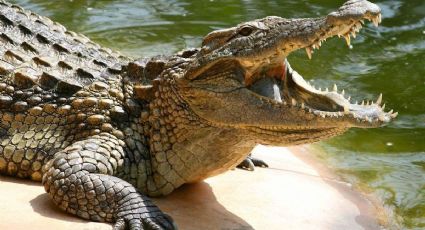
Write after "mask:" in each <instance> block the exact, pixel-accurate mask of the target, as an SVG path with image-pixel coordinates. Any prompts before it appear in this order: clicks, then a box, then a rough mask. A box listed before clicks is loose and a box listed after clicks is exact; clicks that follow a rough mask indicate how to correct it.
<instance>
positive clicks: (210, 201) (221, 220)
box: [154, 182, 254, 230]
mask: <svg viewBox="0 0 425 230" xmlns="http://www.w3.org/2000/svg"><path fill="white" fill-rule="evenodd" d="M154 200H155V201H156V202H155V203H156V204H158V206H159V207H160V208H161V209H162V210H163V211H165V212H167V213H168V214H170V215H171V216H172V217H173V218H174V219H175V221H176V222H177V225H178V226H179V228H180V229H185V230H186V229H187V230H195V229H222V230H253V229H254V228H253V227H252V226H251V225H250V224H248V223H247V222H246V221H245V220H243V219H241V218H240V217H238V216H237V215H235V214H234V213H232V212H230V211H228V210H227V209H226V208H225V207H224V206H223V205H221V204H220V203H219V202H218V201H217V199H216V197H215V195H214V193H213V190H212V188H211V186H210V185H209V184H208V183H206V182H199V183H194V184H186V185H183V186H182V187H180V188H178V189H177V190H176V191H174V192H173V193H171V194H170V195H168V196H166V197H163V198H155V199H154Z"/></svg>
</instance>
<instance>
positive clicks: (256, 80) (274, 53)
mask: <svg viewBox="0 0 425 230" xmlns="http://www.w3.org/2000/svg"><path fill="white" fill-rule="evenodd" d="M363 20H370V21H372V22H373V23H374V24H375V25H376V26H377V25H378V24H379V23H380V21H381V13H380V9H379V7H378V6H377V5H375V4H373V3H370V2H368V1H365V0H350V1H348V2H346V3H345V4H344V5H343V6H342V7H341V8H339V9H338V10H337V11H335V12H332V13H330V14H329V15H327V16H326V17H322V18H312V19H311V18H307V19H283V18H279V17H267V18H264V19H259V20H255V21H252V22H247V23H243V24H241V25H238V26H237V27H234V28H230V29H226V30H221V31H216V32H212V33H210V34H209V35H207V36H206V37H205V38H204V42H203V46H202V48H201V50H200V51H199V52H198V53H197V54H196V57H195V59H194V63H193V67H192V68H191V69H190V70H189V71H187V72H186V75H185V79H186V80H188V81H189V82H186V83H184V85H185V86H184V88H185V89H187V92H183V93H182V94H183V95H185V94H186V95H189V96H188V97H185V96H183V98H185V99H186V101H187V102H188V103H189V104H190V105H191V108H192V109H193V111H194V112H195V113H196V114H197V115H198V116H200V117H202V118H204V119H205V120H208V121H209V122H211V123H212V124H215V125H220V126H223V125H224V126H229V127H236V128H248V129H251V128H252V127H257V128H258V127H260V128H261V129H262V130H268V131H273V132H274V131H276V132H282V131H285V132H286V131H289V130H324V131H325V130H329V129H340V128H345V129H346V128H350V127H378V126H381V125H382V124H384V123H387V122H389V121H390V120H391V119H392V118H395V117H396V116H397V113H393V112H392V111H390V112H384V107H385V106H381V103H382V96H381V95H380V96H379V97H378V99H377V100H376V102H367V103H363V102H362V103H361V104H360V105H359V104H357V103H351V102H350V99H349V98H345V97H344V91H339V92H338V90H337V86H336V85H335V86H334V87H333V89H332V90H331V91H328V90H325V91H322V90H317V89H315V88H314V86H311V85H310V84H309V83H307V82H306V81H305V80H304V79H303V78H302V77H301V75H299V74H298V73H297V72H296V71H294V70H293V69H292V68H291V67H290V65H289V63H288V62H287V61H286V57H287V56H288V55H289V54H290V53H292V52H293V51H295V50H297V49H306V52H307V56H308V57H309V58H311V57H312V52H313V50H314V49H318V48H319V47H320V46H321V45H322V42H324V41H325V40H326V39H328V38H330V37H333V36H340V37H344V38H345V40H346V41H347V43H348V45H350V36H353V37H355V34H356V32H358V31H359V30H360V28H361V27H362V24H363V23H364V21H363ZM223 76H227V77H226V78H224V77H223ZM217 79H220V81H218V80H217ZM239 79H243V80H242V82H239V83H238V81H240V80H239ZM194 96H196V97H197V98H202V100H205V101H204V102H205V103H202V104H201V105H199V106H198V102H197V101H196V100H192V99H191V98H194ZM207 98H208V99H207ZM198 100H199V99H198ZM235 110H239V111H238V112H233V111H235ZM241 111H244V114H240V113H241Z"/></svg>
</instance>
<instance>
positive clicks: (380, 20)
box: [378, 14, 382, 23]
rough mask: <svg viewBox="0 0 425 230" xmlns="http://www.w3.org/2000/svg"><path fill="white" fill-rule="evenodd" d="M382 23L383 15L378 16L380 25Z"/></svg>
mask: <svg viewBox="0 0 425 230" xmlns="http://www.w3.org/2000/svg"><path fill="white" fill-rule="evenodd" d="M381 22H382V15H381V14H378V23H381Z"/></svg>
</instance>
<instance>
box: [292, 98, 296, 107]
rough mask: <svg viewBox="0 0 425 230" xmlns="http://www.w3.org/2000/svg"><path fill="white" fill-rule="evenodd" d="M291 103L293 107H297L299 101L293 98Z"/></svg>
mask: <svg viewBox="0 0 425 230" xmlns="http://www.w3.org/2000/svg"><path fill="white" fill-rule="evenodd" d="M291 103H292V105H293V106H296V105H297V101H296V100H295V99H294V98H291Z"/></svg>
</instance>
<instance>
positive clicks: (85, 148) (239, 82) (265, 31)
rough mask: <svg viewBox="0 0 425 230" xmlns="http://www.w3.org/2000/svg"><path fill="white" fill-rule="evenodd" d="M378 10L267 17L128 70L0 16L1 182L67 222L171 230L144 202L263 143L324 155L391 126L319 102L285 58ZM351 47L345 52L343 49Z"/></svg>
mask: <svg viewBox="0 0 425 230" xmlns="http://www.w3.org/2000/svg"><path fill="white" fill-rule="evenodd" d="M361 19H370V20H372V21H374V22H375V23H378V21H379V20H380V10H379V8H378V7H377V6H376V5H374V4H372V3H369V2H367V1H362V0H361V1H349V2H347V3H345V4H344V5H343V6H342V7H341V8H340V9H339V10H337V11H335V12H332V13H331V14H329V15H327V16H326V17H322V18H315V19H283V18H279V17H267V18H264V19H259V20H255V21H251V22H246V23H243V24H240V25H238V26H237V27H233V28H229V29H226V30H219V31H215V32H212V33H210V34H209V35H207V36H206V37H205V38H204V41H203V44H202V47H201V48H198V49H191V50H185V51H182V52H180V53H178V54H176V55H172V56H168V57H165V56H159V57H154V58H144V59H140V60H137V61H131V60H130V59H129V58H126V57H123V56H121V55H119V54H117V53H115V52H112V51H110V50H108V49H104V48H101V47H100V46H99V45H97V44H95V43H93V42H91V41H90V40H89V39H88V38H85V37H84V36H82V35H78V34H76V33H73V32H69V31H66V29H65V28H63V27H62V26H61V25H59V24H57V23H53V22H51V21H50V20H49V19H47V18H44V17H41V16H38V15H36V14H33V13H31V12H27V11H25V10H23V9H21V8H19V7H16V6H11V5H10V4H8V3H0V34H1V35H0V44H1V46H0V51H1V54H2V58H1V59H0V76H1V78H0V121H1V123H0V173H1V174H4V175H11V176H17V177H21V178H31V179H32V180H36V181H41V180H42V183H43V185H44V187H45V189H46V191H47V192H48V193H49V195H50V196H51V197H52V199H53V201H54V202H55V203H56V204H57V205H58V206H59V207H60V208H61V209H63V210H65V211H67V212H69V213H72V214H75V215H78V216H80V217H82V218H85V219H90V220H94V221H106V222H115V228H116V229H125V228H130V229H141V228H153V229H174V228H175V225H174V223H173V221H172V219H171V218H170V217H169V216H168V215H166V214H164V213H162V212H161V211H160V210H159V209H158V207H156V206H155V205H154V204H153V203H152V202H151V201H150V200H149V198H148V197H147V196H159V195H167V194H169V193H171V192H172V191H173V190H174V189H176V188H177V187H179V186H181V185H182V184H184V183H188V182H194V181H199V180H202V179H204V178H207V177H209V176H213V175H217V174H219V173H222V172H225V171H227V170H229V169H232V168H234V167H235V166H236V165H238V164H239V163H240V162H242V161H243V160H244V159H245V158H246V157H247V155H248V153H249V151H250V150H251V149H252V148H253V147H254V146H255V145H256V144H258V143H261V144H272V145H281V146H286V145H294V144H302V143H310V142H314V141H319V140H322V139H324V138H328V137H332V136H335V135H338V134H341V133H343V132H344V131H345V130H347V129H348V128H350V127H365V128H368V127H378V126H380V125H382V124H384V123H386V122H389V121H390V120H391V119H392V118H394V117H395V116H396V114H393V113H392V112H389V113H386V112H384V110H383V108H382V107H381V106H380V104H381V100H382V99H381V98H379V99H378V101H377V102H376V103H373V104H368V105H357V104H351V103H350V102H349V100H348V99H345V98H344V96H343V95H342V94H341V93H338V92H337V90H336V89H335V91H334V92H324V91H318V90H315V89H314V88H313V87H312V86H309V85H308V84H307V83H305V82H304V80H303V79H302V77H301V76H300V75H299V74H297V73H296V72H295V71H294V70H293V69H292V68H291V67H290V65H289V63H288V62H287V61H286V56H288V55H289V54H290V53H291V52H292V51H294V50H296V49H300V48H306V50H307V54H308V55H309V56H311V49H312V48H317V47H318V46H320V44H319V43H320V42H321V41H322V40H325V39H326V38H329V37H332V36H334V35H342V36H345V37H346V38H347V37H348V38H349V36H347V34H349V33H350V32H352V31H356V30H357V28H358V27H359V26H358V25H359V24H360V22H359V21H360V20H361ZM347 41H349V39H347Z"/></svg>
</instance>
